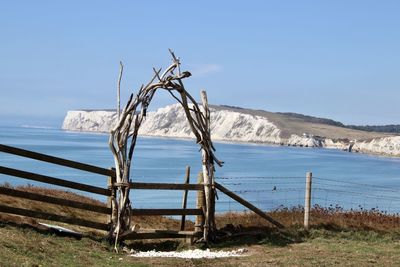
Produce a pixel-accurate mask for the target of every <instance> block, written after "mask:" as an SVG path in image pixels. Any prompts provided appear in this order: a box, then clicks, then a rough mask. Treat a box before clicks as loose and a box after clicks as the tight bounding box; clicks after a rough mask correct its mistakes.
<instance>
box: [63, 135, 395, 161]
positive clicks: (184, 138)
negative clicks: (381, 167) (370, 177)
mask: <svg viewBox="0 0 400 267" xmlns="http://www.w3.org/2000/svg"><path fill="white" fill-rule="evenodd" d="M60 130H61V131H63V132H67V133H68V132H69V133H83V134H101V135H109V132H107V131H85V130H66V129H60ZM138 136H139V137H141V138H159V139H172V140H180V141H191V140H193V141H194V138H192V137H179V136H162V135H147V134H139V135H138ZM212 141H213V142H214V143H217V144H230V145H254V146H259V145H261V146H271V147H293V148H298V149H312V148H314V149H327V150H336V151H341V152H347V153H351V154H360V155H369V156H374V157H383V158H394V159H398V158H400V155H391V154H388V153H378V152H372V151H371V152H363V151H355V150H352V151H348V150H345V149H340V148H336V147H329V146H304V145H291V144H277V143H272V142H257V141H233V140H221V139H212ZM194 143H196V142H195V141H194Z"/></svg>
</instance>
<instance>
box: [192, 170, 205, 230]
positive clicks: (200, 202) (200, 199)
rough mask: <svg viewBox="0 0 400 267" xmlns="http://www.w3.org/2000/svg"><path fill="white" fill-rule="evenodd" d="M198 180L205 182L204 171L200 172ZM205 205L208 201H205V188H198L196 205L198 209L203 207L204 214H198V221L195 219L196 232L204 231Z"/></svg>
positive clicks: (200, 182) (199, 182)
mask: <svg viewBox="0 0 400 267" xmlns="http://www.w3.org/2000/svg"><path fill="white" fill-rule="evenodd" d="M197 182H198V184H202V183H203V173H202V172H200V173H199V175H198V180H197ZM205 205H206V203H205V195H204V190H198V191H197V201H196V207H197V208H198V209H202V211H203V214H202V215H197V216H196V221H195V225H194V231H195V232H196V233H200V232H203V226H204V213H205Z"/></svg>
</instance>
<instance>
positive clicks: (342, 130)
mask: <svg viewBox="0 0 400 267" xmlns="http://www.w3.org/2000/svg"><path fill="white" fill-rule="evenodd" d="M212 107H213V108H215V109H217V110H224V109H226V110H231V111H236V112H241V113H245V114H250V115H256V116H262V117H266V118H268V120H269V121H271V122H272V123H274V124H275V125H276V126H277V127H278V128H279V129H281V136H282V137H284V138H288V137H290V135H291V134H297V135H302V134H303V133H307V134H313V135H316V136H322V137H326V138H331V139H350V140H351V139H357V140H368V139H372V138H376V137H383V136H391V135H393V134H392V133H384V132H374V131H370V130H373V129H379V128H370V129H369V130H367V129H364V128H363V127H360V128H357V127H355V126H353V127H347V126H345V125H344V124H342V123H340V122H337V121H334V120H330V119H324V118H317V117H312V116H306V115H302V114H297V113H274V112H269V111H264V110H252V109H244V108H239V107H231V106H212Z"/></svg>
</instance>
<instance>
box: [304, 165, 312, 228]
mask: <svg viewBox="0 0 400 267" xmlns="http://www.w3.org/2000/svg"><path fill="white" fill-rule="evenodd" d="M311 182H312V173H311V172H307V174H306V192H305V198H304V228H305V229H306V230H308V228H309V225H310V208H311Z"/></svg>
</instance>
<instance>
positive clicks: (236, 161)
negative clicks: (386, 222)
mask: <svg viewBox="0 0 400 267" xmlns="http://www.w3.org/2000/svg"><path fill="white" fill-rule="evenodd" d="M0 143H2V144H6V145H10V146H16V147H20V148H24V149H28V150H33V151H36V152H41V153H45V154H49V155H54V156H58V157H63V158H67V159H71V160H75V161H80V162H84V163H88V164H94V165H97V166H101V167H104V168H110V167H112V166H113V159H112V156H111V152H110V150H109V148H108V135H107V134H88V133H75V132H66V131H62V130H59V129H49V128H46V129H44V128H23V127H0ZM215 147H216V149H217V152H216V154H217V156H218V158H219V159H221V160H223V161H225V165H224V166H223V167H222V168H219V167H216V168H217V170H216V176H217V181H218V182H220V183H222V184H224V185H225V186H226V187H228V188H230V189H231V190H232V191H235V192H236V193H237V194H239V195H241V196H242V197H244V198H246V199H248V200H250V201H251V202H253V203H254V204H256V205H257V206H259V207H260V208H262V209H265V210H271V209H275V208H279V207H281V206H289V207H290V206H297V205H303V203H304V184H305V175H306V172H307V171H311V172H312V173H313V193H312V196H313V200H312V203H313V204H318V205H321V206H326V207H333V206H336V205H339V206H341V207H343V208H346V209H360V208H366V209H371V208H378V209H381V210H384V211H388V212H399V211H400V159H398V158H386V157H377V156H370V155H363V154H353V153H348V152H343V151H337V150H327V149H317V148H293V147H282V146H266V145H250V144H228V143H216V144H215ZM0 162H1V163H0V165H2V166H6V167H11V168H17V169H22V170H26V171H31V172H36V173H40V174H45V175H49V176H53V177H57V178H63V179H68V180H71V181H77V182H82V183H88V184H91V185H96V186H101V187H105V186H106V184H107V181H106V177H103V176H99V175H93V174H90V173H86V172H83V171H76V170H73V169H69V168H65V167H60V166H55V165H51V164H47V163H42V162H38V161H35V160H30V159H25V158H20V157H17V156H13V155H9V154H5V153H1V152H0ZM200 164H201V157H200V153H199V148H198V146H197V145H196V144H195V143H194V141H193V140H175V139H167V138H149V137H141V138H139V140H138V143H137V149H136V150H135V152H134V157H133V166H132V171H131V174H132V175H131V178H132V180H134V181H142V182H172V183H181V182H183V180H184V174H185V166H187V165H189V166H190V167H191V182H196V181H197V173H198V172H199V171H200V167H201V166H200ZM4 182H8V183H10V184H12V185H24V184H28V183H30V184H34V185H41V186H48V185H44V184H40V183H37V182H33V181H28V180H24V179H20V178H15V177H10V176H5V175H0V183H4ZM88 195H90V194H88ZM90 196H92V197H95V198H99V199H101V200H104V199H103V198H101V197H98V196H96V195H90ZM131 200H132V203H133V206H135V207H142V208H144V207H154V208H165V207H170V208H179V207H180V205H181V200H182V192H180V191H152V190H133V191H132V193H131ZM194 203H195V193H194V192H192V193H191V194H189V206H191V207H194V205H195V204H194ZM243 209H244V208H243V207H241V206H240V205H238V204H237V203H235V202H234V201H231V200H229V199H228V198H227V197H225V196H223V195H222V193H220V194H219V200H218V201H217V210H218V211H228V210H232V211H235V210H236V211H237V210H243Z"/></svg>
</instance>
